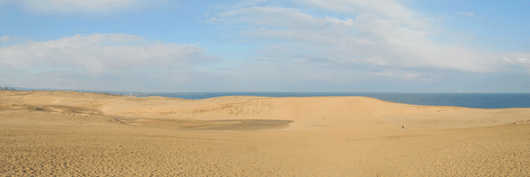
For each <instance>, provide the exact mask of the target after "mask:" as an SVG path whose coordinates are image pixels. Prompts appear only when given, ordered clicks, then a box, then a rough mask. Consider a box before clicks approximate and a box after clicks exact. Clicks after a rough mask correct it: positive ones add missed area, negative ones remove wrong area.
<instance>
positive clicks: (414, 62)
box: [210, 1, 495, 72]
mask: <svg viewBox="0 0 530 177" xmlns="http://www.w3.org/2000/svg"><path fill="white" fill-rule="evenodd" d="M311 2H314V3H316V2H320V1H311ZM333 2H336V3H338V2H341V3H343V1H333ZM344 2H345V1H344ZM359 3H361V2H357V1H355V3H352V4H349V6H352V5H356V4H359ZM374 5H378V4H377V3H376V4H374ZM396 5H397V7H394V8H390V7H389V8H388V9H401V11H402V12H401V14H406V15H402V16H403V18H405V19H398V18H396V17H382V16H381V15H378V14H374V13H363V14H359V15H357V16H356V21H355V22H354V21H353V20H351V19H349V18H348V19H338V18H332V17H324V18H315V17H314V16H312V15H310V14H307V13H303V12H301V11H300V10H297V9H288V8H281V7H250V8H241V9H235V10H230V11H226V12H224V13H221V14H219V15H218V16H217V17H214V18H212V19H210V22H211V23H220V24H225V25H235V24H245V25H248V28H246V30H243V31H242V33H243V34H245V35H247V36H249V37H256V38H261V39H267V40H272V39H274V40H276V41H280V43H284V42H288V43H287V44H282V45H284V46H285V47H286V48H290V49H292V50H293V51H294V52H290V53H291V54H290V55H285V53H278V51H272V50H270V47H269V49H264V51H266V52H261V53H266V55H267V56H263V57H267V58H277V59H278V58H280V59H281V58H283V59H291V60H294V59H309V60H314V61H319V62H322V61H325V62H327V63H335V64H339V65H342V64H344V63H346V61H348V60H349V61H353V62H354V63H358V64H361V65H363V64H369V65H379V66H389V67H398V68H417V67H430V68H438V69H449V70H463V71H474V72H486V71H491V70H494V68H493V67H494V66H493V60H495V58H494V57H491V56H488V55H487V53H484V52H480V51H474V50H468V49H464V48H462V47H459V46H452V45H441V44H437V43H435V42H433V41H432V40H430V38H429V37H430V36H431V32H429V30H427V29H428V28H429V27H428V21H426V20H424V19H415V18H414V17H413V15H412V14H411V13H409V12H410V11H408V10H407V9H406V8H404V7H402V6H399V5H398V4H396ZM337 8H338V6H337ZM374 8H375V9H380V10H381V11H383V9H385V8H378V7H374ZM339 10H340V9H339ZM388 14H390V12H389V13H388ZM354 31H355V32H354ZM273 43H274V42H273ZM277 45H279V44H272V46H277ZM352 57H353V58H365V59H362V60H351V58H352Z"/></svg>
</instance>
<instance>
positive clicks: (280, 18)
mask: <svg viewBox="0 0 530 177" xmlns="http://www.w3.org/2000/svg"><path fill="white" fill-rule="evenodd" d="M219 17H220V18H215V17H214V18H212V19H210V20H209V21H208V22H210V23H223V24H238V23H246V24H251V25H256V26H266V27H280V28H286V27H289V28H297V29H313V30H318V29H333V28H337V27H339V28H344V27H348V26H349V27H351V26H353V24H354V23H353V20H352V19H346V20H340V19H337V18H330V17H326V18H314V17H313V16H311V15H308V14H305V13H302V12H299V11H297V10H296V9H287V8H278V7H249V8H240V9H236V10H231V11H227V12H224V13H221V14H219Z"/></svg>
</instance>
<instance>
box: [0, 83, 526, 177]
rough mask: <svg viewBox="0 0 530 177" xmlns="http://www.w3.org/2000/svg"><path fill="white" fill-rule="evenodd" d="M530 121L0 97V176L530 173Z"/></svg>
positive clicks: (270, 104) (364, 103)
mask: <svg viewBox="0 0 530 177" xmlns="http://www.w3.org/2000/svg"><path fill="white" fill-rule="evenodd" d="M528 120H530V109H524V108H520V109H488V110H486V109H469V108H459V107H436V106H416V105H406V104H398V103H391V102H385V101H381V100H377V99H373V98H366V97H314V98H265V97H221V98H212V99H205V100H184V99H175V98H163V97H149V98H136V97H125V96H113V95H104V94H92V93H78V92H13V91H0V175H18V176H27V175H50V174H55V175H82V174H86V175H120V176H123V175H126V176H129V175H142V176H145V175H170V176H172V175H183V176H197V175H201V176H202V175H213V176H237V175H239V176H352V175H353V176H377V175H379V176H433V175H452V176H479V175H495V176H499V175H500V176H506V175H511V176H528V175H530V168H529V166H530V151H529V150H530V136H529V135H530V124H527V122H528ZM401 125H405V131H402V130H401ZM249 130H262V131H249Z"/></svg>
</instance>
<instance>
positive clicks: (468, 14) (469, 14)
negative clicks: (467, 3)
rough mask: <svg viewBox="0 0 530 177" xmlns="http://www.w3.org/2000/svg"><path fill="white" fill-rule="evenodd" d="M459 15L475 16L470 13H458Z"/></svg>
mask: <svg viewBox="0 0 530 177" xmlns="http://www.w3.org/2000/svg"><path fill="white" fill-rule="evenodd" d="M459 14H460V15H465V16H470V17H473V16H475V14H474V13H471V12H460V13H459Z"/></svg>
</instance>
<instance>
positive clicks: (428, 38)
mask: <svg viewBox="0 0 530 177" xmlns="http://www.w3.org/2000/svg"><path fill="white" fill-rule="evenodd" d="M528 19H530V1H489V0H484V1H482V0H481V1H478V0H469V1H458V0H447V1H445V0H437V1H419V0H402V1H399V0H285V1H272V0H228V1H207V0H205V1H180V0H85V1H74V0H0V86H8V87H23V88H31V89H63V90H94V91H127V92H128V91H138V92H396V93H410V92H416V93H418V92H420V93H432V92H436V93H441V92H451V93H454V92H460V93H469V92H471V93H513V92H517V93H530V33H529V32H528V31H530V23H528Z"/></svg>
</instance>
